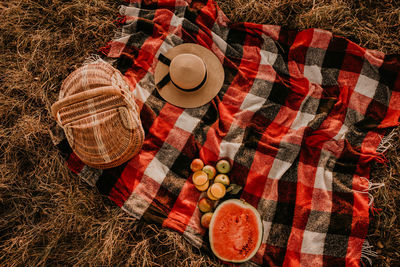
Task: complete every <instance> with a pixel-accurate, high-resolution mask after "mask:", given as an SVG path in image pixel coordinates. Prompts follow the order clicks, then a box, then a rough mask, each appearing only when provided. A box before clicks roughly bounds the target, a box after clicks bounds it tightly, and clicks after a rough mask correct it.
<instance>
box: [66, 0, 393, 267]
mask: <svg viewBox="0 0 400 267" xmlns="http://www.w3.org/2000/svg"><path fill="white" fill-rule="evenodd" d="M120 13H121V17H120V19H119V22H121V23H122V24H123V25H122V28H121V32H120V33H119V35H118V36H117V38H116V39H114V40H113V41H112V42H110V43H109V45H108V46H107V47H105V48H104V49H102V51H103V52H104V53H105V54H106V56H107V57H106V59H107V60H109V61H111V62H113V63H114V65H115V66H116V67H117V68H118V69H119V70H121V72H122V73H124V75H125V76H126V77H127V78H128V79H129V81H130V83H131V84H130V85H131V87H132V89H133V94H134V96H135V97H136V100H137V101H138V104H139V105H140V109H141V113H140V115H141V120H142V123H143V127H144V129H145V133H146V138H145V142H144V145H143V149H142V151H141V152H140V153H139V154H138V155H137V156H135V157H134V158H133V159H132V160H130V161H129V162H128V163H126V164H124V165H123V166H120V167H117V168H113V169H108V170H104V171H100V170H94V169H91V168H89V167H87V166H85V165H84V164H82V162H81V161H80V160H79V159H78V158H77V157H76V155H75V154H73V153H71V151H70V149H69V148H68V145H67V144H66V142H65V141H64V142H62V143H60V145H59V146H60V148H62V149H63V150H64V151H65V152H66V154H65V155H66V157H67V158H68V160H67V162H68V165H69V167H70V168H71V169H72V170H73V171H75V172H76V173H78V174H79V175H80V176H81V177H83V178H84V179H85V180H87V181H88V182H89V183H90V184H93V185H96V186H97V188H98V189H99V190H100V192H102V193H104V194H106V195H108V196H109V198H110V199H111V200H113V201H114V202H115V203H116V204H117V205H118V206H120V207H122V209H123V210H125V211H126V212H128V213H129V214H131V215H132V216H134V217H136V218H145V219H149V220H151V221H158V222H159V223H162V225H163V226H165V227H167V228H170V229H173V230H176V231H178V232H180V233H182V234H183V235H184V236H185V237H187V238H188V239H189V240H190V241H191V243H192V244H194V245H196V246H199V247H200V246H201V245H202V244H204V243H205V242H204V240H205V230H204V229H203V228H201V227H200V223H199V220H200V212H199V210H198V208H197V201H198V199H199V196H200V192H199V191H198V190H196V189H195V187H194V185H193V184H192V181H191V179H188V178H189V177H190V169H189V165H190V162H191V161H192V159H194V158H197V157H200V158H201V159H202V160H203V161H204V162H206V163H208V164H215V162H216V161H217V160H218V159H220V158H228V159H230V160H231V162H232V164H233V169H232V172H231V174H230V177H231V180H232V182H233V183H236V184H239V185H241V186H243V191H242V193H241V195H240V197H241V198H243V199H244V200H246V201H247V202H249V203H251V204H252V205H253V206H254V207H256V208H257V209H258V210H259V211H260V214H261V217H262V220H263V225H264V235H263V241H262V246H261V248H260V249H259V251H258V253H257V255H256V256H255V257H254V258H253V261H254V262H255V263H259V264H264V265H270V266H275V265H285V266H298V265H301V266H322V265H323V266H327V265H329V266H331V265H332V266H334V265H346V266H358V265H359V264H360V256H361V248H362V245H363V242H364V239H365V237H366V234H367V230H368V223H369V205H368V204H369V198H368V194H366V193H367V190H368V179H369V174H370V162H371V161H373V160H381V159H382V155H380V154H379V153H377V152H376V149H377V148H378V146H379V144H380V142H381V140H382V138H383V137H384V136H385V135H386V134H387V133H388V130H389V129H390V127H394V126H397V125H398V120H399V115H400V93H399V91H400V74H399V69H400V57H399V56H398V55H392V56H390V55H384V54H383V53H380V52H377V51H371V50H368V49H365V48H362V47H360V46H358V45H356V44H354V43H352V42H350V41H348V40H347V39H345V38H342V37H337V36H333V35H332V34H331V33H330V32H328V31H324V30H319V29H309V30H304V31H301V32H296V31H288V30H284V29H281V27H279V26H271V25H260V24H254V23H231V22H230V21H229V20H228V19H227V17H226V16H225V15H224V14H223V12H222V11H221V10H220V9H219V8H218V6H217V5H216V3H215V2H214V0H208V1H207V0H202V1H190V0H186V1H184V0H176V1H175V0H159V1H156V0H143V1H131V3H130V4H129V6H122V7H121V8H120ZM188 42H189V43H197V44H200V45H202V46H204V47H207V48H209V49H211V50H212V51H213V52H214V53H215V54H216V55H217V56H218V58H219V59H220V60H221V62H222V63H223V66H224V69H225V80H224V85H223V88H222V90H221V91H220V92H219V94H218V95H217V96H216V97H215V98H214V99H213V100H212V102H210V103H209V104H207V105H205V106H202V107H200V108H195V109H182V108H178V107H175V106H173V105H170V104H169V103H166V102H165V101H164V100H163V99H162V98H161V97H160V96H159V95H158V93H157V90H156V89H155V85H154V76H153V74H154V69H155V66H156V64H157V62H158V59H157V57H158V55H159V54H160V53H165V52H166V51H167V50H168V49H170V48H171V47H174V46H176V45H179V44H181V43H188Z"/></svg>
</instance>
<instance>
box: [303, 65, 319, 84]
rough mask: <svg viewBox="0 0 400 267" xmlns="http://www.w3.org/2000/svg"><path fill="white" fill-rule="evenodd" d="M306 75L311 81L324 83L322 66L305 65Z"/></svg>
mask: <svg viewBox="0 0 400 267" xmlns="http://www.w3.org/2000/svg"><path fill="white" fill-rule="evenodd" d="M304 77H306V78H307V79H308V80H309V81H310V82H312V83H316V84H319V85H321V84H322V73H321V68H320V67H319V66H317V65H311V66H309V65H305V66H304Z"/></svg>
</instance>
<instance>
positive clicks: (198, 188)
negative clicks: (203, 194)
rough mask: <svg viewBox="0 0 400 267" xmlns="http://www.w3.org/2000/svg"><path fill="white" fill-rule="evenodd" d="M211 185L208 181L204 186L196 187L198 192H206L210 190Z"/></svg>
mask: <svg viewBox="0 0 400 267" xmlns="http://www.w3.org/2000/svg"><path fill="white" fill-rule="evenodd" d="M209 185H210V182H209V181H208V180H207V182H206V183H205V184H203V185H194V186H195V187H196V188H197V190H199V191H206V190H207V189H208V186H209Z"/></svg>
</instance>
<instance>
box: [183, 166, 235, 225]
mask: <svg viewBox="0 0 400 267" xmlns="http://www.w3.org/2000/svg"><path fill="white" fill-rule="evenodd" d="M190 169H191V170H192V171H193V175H192V181H193V184H194V185H195V187H196V188H197V189H198V190H199V191H203V192H205V191H207V194H206V196H205V197H203V198H201V199H200V200H199V203H198V206H199V210H200V211H201V212H203V213H204V214H203V215H202V217H201V225H202V226H203V227H204V228H208V227H209V225H210V221H211V217H212V215H213V212H212V211H213V209H214V206H215V201H217V200H218V199H220V198H223V197H224V196H225V193H226V187H227V186H229V184H230V180H229V177H228V175H227V173H229V172H230V170H231V165H230V164H229V162H228V161H227V160H224V159H222V160H219V161H218V162H217V164H216V165H215V168H214V167H213V166H211V165H205V166H204V162H203V161H202V160H201V159H194V160H193V161H192V163H191V164H190Z"/></svg>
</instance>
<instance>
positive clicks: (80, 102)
mask: <svg viewBox="0 0 400 267" xmlns="http://www.w3.org/2000/svg"><path fill="white" fill-rule="evenodd" d="M52 114H53V116H54V118H55V119H56V120H57V123H58V124H59V125H60V126H61V127H62V128H63V129H64V132H65V134H66V136H67V140H68V143H69V144H70V146H71V148H72V149H73V151H74V152H75V154H76V155H77V156H78V157H79V158H80V159H81V160H82V161H83V162H84V163H85V164H87V165H88V166H91V167H94V168H98V169H106V168H112V167H116V166H119V165H121V164H122V163H124V162H126V161H128V160H129V159H130V158H132V157H133V156H134V155H136V154H137V153H138V152H139V151H140V149H141V147H142V144H143V140H144V131H143V127H142V124H141V121H140V116H139V108H138V106H137V105H136V103H135V100H134V98H133V95H132V93H131V92H130V90H129V85H128V83H127V82H126V80H125V78H124V76H123V75H122V74H121V73H120V72H119V71H118V70H117V69H115V68H114V67H112V66H111V65H110V64H108V63H106V62H103V61H96V62H93V63H90V64H87V65H85V66H82V67H80V68H79V69H77V70H75V71H74V72H72V73H71V74H70V75H69V76H68V77H67V78H66V79H65V80H64V82H63V84H62V86H61V90H60V95H59V100H58V101H57V102H56V103H54V104H53V106H52Z"/></svg>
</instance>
